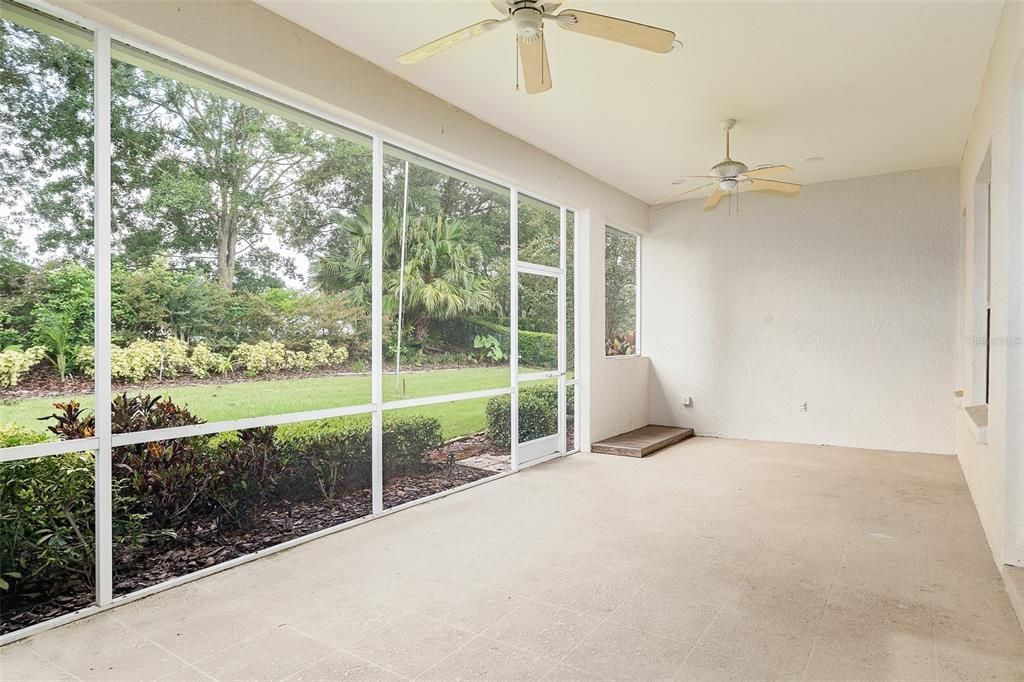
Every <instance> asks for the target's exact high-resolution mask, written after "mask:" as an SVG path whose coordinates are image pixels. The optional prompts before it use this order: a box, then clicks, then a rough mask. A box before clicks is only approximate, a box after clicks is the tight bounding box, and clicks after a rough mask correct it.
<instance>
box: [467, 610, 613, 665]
mask: <svg viewBox="0 0 1024 682" xmlns="http://www.w3.org/2000/svg"><path fill="white" fill-rule="evenodd" d="M600 622H601V621H600V620H599V619H597V618H595V617H593V616H588V615H586V614H583V613H579V612H577V611H571V610H569V609H566V608H563V607H560V606H553V605H551V604H545V603H543V602H538V601H527V602H524V603H523V604H521V605H520V606H519V607H518V608H517V609H516V610H515V611H513V612H512V613H510V614H508V615H507V616H505V617H504V618H502V619H501V620H499V621H498V622H497V623H495V624H494V625H492V626H491V627H489V628H487V629H486V630H484V634H485V635H487V636H488V637H490V638H492V639H496V640H498V641H501V642H505V643H506V644H509V645H511V646H514V647H517V648H519V649H524V650H526V651H530V652H533V653H535V654H539V655H541V656H547V657H549V658H554V659H556V660H557V659H561V658H562V657H563V656H565V655H566V654H567V653H569V652H570V651H571V650H572V649H573V648H574V647H575V646H576V645H577V644H579V643H580V642H581V641H582V640H583V638H585V637H586V636H587V635H589V634H590V633H591V632H593V631H594V629H595V628H596V627H597V626H598V624H599V623H600Z"/></svg>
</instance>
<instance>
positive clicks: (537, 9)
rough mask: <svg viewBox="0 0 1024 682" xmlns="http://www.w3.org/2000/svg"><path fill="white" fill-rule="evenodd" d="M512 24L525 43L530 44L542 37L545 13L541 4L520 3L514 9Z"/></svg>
mask: <svg viewBox="0 0 1024 682" xmlns="http://www.w3.org/2000/svg"><path fill="white" fill-rule="evenodd" d="M512 23H513V24H515V27H516V32H517V33H518V34H519V37H520V38H522V39H523V41H525V42H527V43H530V42H533V41H534V40H537V39H538V38H540V36H541V31H542V30H543V28H542V26H543V23H544V11H543V8H542V6H541V5H540V3H537V2H519V3H516V5H515V7H513V8H512Z"/></svg>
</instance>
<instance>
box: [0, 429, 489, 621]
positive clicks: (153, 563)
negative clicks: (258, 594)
mask: <svg viewBox="0 0 1024 682" xmlns="http://www.w3.org/2000/svg"><path fill="white" fill-rule="evenodd" d="M470 438H477V437H476V436H471V437H470ZM450 446H451V444H448V445H447V446H445V447H450ZM439 450H444V447H442V448H439ZM435 452H437V451H435ZM429 454H433V453H429ZM427 459H428V461H436V460H435V459H434V458H433V457H429V455H428V458H427ZM491 475H493V472H490V471H483V470H480V469H473V468H470V467H464V466H460V465H458V464H455V465H453V466H452V471H451V473H450V475H449V472H448V466H447V464H446V463H445V464H435V466H434V467H433V469H432V470H431V471H429V472H427V473H425V474H417V475H408V476H398V477H394V478H392V479H391V480H389V481H386V482H385V484H384V491H383V492H384V508H385V509H387V508H390V507H394V506H397V505H399V504H403V503H405V502H410V501H412V500H418V499H420V498H421V497H427V496H428V495H433V494H435V493H439V492H443V491H445V490H449V489H451V488H456V487H458V486H460V485H465V484H466V483H471V482H473V481H478V480H480V479H482V478H486V477H488V476H491ZM371 510H372V500H371V492H370V490H369V489H363V490H357V491H354V492H352V493H350V494H349V495H347V496H346V497H345V498H343V499H341V500H336V501H334V502H333V503H327V502H324V501H316V502H302V503H297V504H293V505H290V506H288V505H285V504H281V505H279V506H277V507H273V508H268V509H266V510H265V511H264V512H263V513H262V514H261V515H260V516H259V517H258V518H257V520H256V522H255V523H254V524H253V528H251V529H249V530H242V531H231V532H228V533H222V532H221V531H220V529H218V527H217V523H216V520H215V519H209V520H207V521H205V522H203V523H200V524H199V525H198V526H197V527H196V528H195V529H194V530H193V533H192V534H191V535H189V536H187V537H182V538H180V539H179V540H177V541H173V544H171V543H168V545H167V546H166V547H164V548H160V547H157V546H153V545H151V546H147V547H145V548H135V549H131V550H125V551H122V552H121V553H120V554H118V555H115V557H114V569H115V571H114V594H115V595H122V594H128V593H130V592H134V591H136V590H140V589H142V588H144V587H149V586H150V585H156V584H158V583H161V582H164V581H165V580H170V579H171V578H174V577H177V576H181V575H186V574H188V573H192V572H194V571H198V570H201V569H203V568H207V567H210V566H215V565H216V564H219V563H222V562H225V561H228V560H230V559H234V558H236V557H240V556H245V555H246V554H252V553H253V552H257V551H259V550H261V549H265V548H267V547H272V546H274V545H278V544H280V543H282V542H286V541H287V540H291V539H293V538H298V537H302V536H304V535H309V534H310V533H315V532H316V531H319V530H323V529H325V528H330V527H332V526H336V525H338V524H341V523H345V522H346V521H351V520H353V519H358V518H361V517H363V516H367V515H369V514H370V512H371ZM60 591H61V592H62V595H61V596H59V597H56V598H54V599H50V600H48V601H46V602H44V603H36V604H32V603H24V604H18V603H16V602H15V603H13V604H12V603H11V602H12V601H13V600H11V599H8V600H7V603H5V604H4V605H3V608H2V610H0V611H2V612H0V634H5V633H8V632H13V631H15V630H19V629H21V628H23V627H27V626H29V625H34V624H36V623H41V622H43V621H46V620H48V619H50V618H55V617H57V616H60V615H63V614H66V613H70V612H72V611H76V610H78V609H81V608H84V607H86V606H89V605H90V604H92V603H93V589H92V587H90V586H89V585H87V584H86V583H85V581H84V580H77V581H76V582H74V583H69V584H66V585H64V586H62V587H61V589H60ZM26 601H27V600H26Z"/></svg>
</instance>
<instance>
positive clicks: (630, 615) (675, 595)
mask: <svg viewBox="0 0 1024 682" xmlns="http://www.w3.org/2000/svg"><path fill="white" fill-rule="evenodd" d="M722 602H724V599H722ZM722 602H718V603H715V602H713V601H710V600H708V599H705V598H702V597H701V596H699V595H694V594H693V592H692V591H691V590H690V589H674V588H667V589H652V588H650V587H647V586H645V587H643V588H640V589H639V590H638V591H637V593H636V594H634V595H631V596H629V597H627V598H626V600H625V601H624V602H622V604H620V605H619V607H618V608H617V609H615V610H614V611H613V612H612V613H611V615H610V616H609V617H608V618H609V620H612V621H614V622H616V623H619V624H621V625H626V626H628V627H631V628H634V629H636V630H641V631H643V632H650V633H653V634H656V635H661V636H662V637H671V638H673V639H678V640H682V641H686V642H695V641H697V638H698V637H700V635H701V633H703V632H704V630H705V629H706V628H707V626H708V625H709V624H710V623H711V620H712V619H713V618H714V617H715V614H716V613H718V610H719V609H720V608H721V607H722Z"/></svg>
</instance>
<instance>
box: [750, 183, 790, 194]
mask: <svg viewBox="0 0 1024 682" xmlns="http://www.w3.org/2000/svg"><path fill="white" fill-rule="evenodd" d="M801 187H802V185H798V184H796V183H795V182H780V181H779V180H757V179H752V180H751V181H750V190H749V191H751V192H765V191H768V192H783V193H785V194H799V192H800V188H801Z"/></svg>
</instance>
